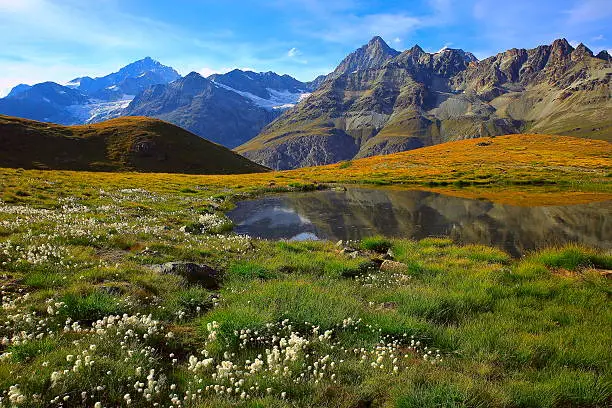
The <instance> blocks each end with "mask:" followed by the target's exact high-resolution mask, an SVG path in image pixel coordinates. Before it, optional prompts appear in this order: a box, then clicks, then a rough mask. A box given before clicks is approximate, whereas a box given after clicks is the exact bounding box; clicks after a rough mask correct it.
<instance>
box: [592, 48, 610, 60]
mask: <svg viewBox="0 0 612 408" xmlns="http://www.w3.org/2000/svg"><path fill="white" fill-rule="evenodd" d="M595 58H599V59H602V60H604V61H610V60H612V57H611V56H610V54H609V53H608V51H606V50H601V51H599V53H597V55H596V56H595Z"/></svg>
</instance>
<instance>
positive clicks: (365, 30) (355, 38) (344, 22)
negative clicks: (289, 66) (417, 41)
mask: <svg viewBox="0 0 612 408" xmlns="http://www.w3.org/2000/svg"><path fill="white" fill-rule="evenodd" d="M423 25H424V20H423V19H421V18H418V17H412V16H409V15H407V14H403V13H400V14H369V15H365V16H356V15H348V16H345V17H344V18H342V19H339V21H337V22H336V23H335V24H332V25H330V27H329V28H325V29H322V30H320V31H315V32H312V33H311V35H313V36H315V37H319V38H322V39H324V40H326V41H330V42H337V43H355V42H361V41H363V40H364V39H365V38H366V37H368V38H369V37H373V36H375V35H380V36H381V37H383V38H396V37H400V36H403V35H406V34H408V33H410V32H412V31H413V30H415V29H416V28H418V27H421V26H423Z"/></svg>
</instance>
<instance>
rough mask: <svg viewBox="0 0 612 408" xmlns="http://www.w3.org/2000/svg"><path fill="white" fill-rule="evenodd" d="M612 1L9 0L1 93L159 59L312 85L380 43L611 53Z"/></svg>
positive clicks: (3, 20) (1, 30) (0, 28)
mask: <svg viewBox="0 0 612 408" xmlns="http://www.w3.org/2000/svg"><path fill="white" fill-rule="evenodd" d="M610 21H612V0H554V1H551V0H511V1H500V0H463V1H459V0H457V1H453V0H416V1H412V0H404V1H394V0H370V1H365V0H301V1H298V0H269V1H265V0H261V1H250V0H242V1H237V0H174V1H155V0H0V39H1V40H0V95H3V94H6V93H7V92H8V90H9V89H10V88H11V87H12V86H14V85H16V84H17V83H30V84H32V83H36V82H42V81H45V80H52V81H56V82H60V83H63V82H67V81H68V80H70V79H72V78H74V77H76V76H81V75H90V76H100V75H105V74H107V73H110V72H113V71H116V70H117V69H118V68H120V67H121V66H123V65H126V64H127V63H129V62H132V61H135V60H137V59H141V58H143V57H145V56H151V57H152V58H154V59H157V60H158V61H160V62H162V63H164V64H166V65H171V66H173V67H174V68H176V69H177V70H178V71H179V73H180V74H182V75H185V74H187V73H189V72H191V71H197V72H200V73H201V74H203V75H209V74H211V73H215V72H225V71H228V70H230V69H232V68H246V69H252V70H256V71H268V70H272V71H275V72H278V73H281V74H284V73H286V74H290V75H292V76H294V77H296V78H298V79H300V80H304V81H306V80H311V79H313V78H314V77H315V76H317V75H319V74H324V73H328V72H330V71H331V70H333V68H334V67H335V66H336V65H337V64H338V62H339V61H341V60H342V58H343V57H344V56H345V55H346V54H348V53H349V52H351V51H352V50H354V49H355V48H357V47H359V46H361V45H362V44H364V43H366V42H367V41H368V40H369V39H370V38H371V37H372V36H374V35H381V36H382V37H383V38H384V39H385V40H386V41H387V42H388V43H389V44H390V45H391V46H392V47H394V48H396V49H398V50H404V49H406V48H410V47H411V46H412V45H414V44H419V45H420V46H421V47H423V48H424V49H425V50H427V51H437V50H438V49H440V48H442V47H443V46H450V47H453V48H463V49H464V50H466V51H471V52H473V53H474V54H475V55H476V56H477V57H478V58H484V57H487V56H490V55H493V54H495V53H497V52H500V51H503V50H506V49H508V48H512V47H521V48H523V47H524V48H530V47H535V46H537V45H539V44H547V43H550V42H551V41H552V40H554V39H555V38H559V37H565V38H567V39H568V40H569V41H570V42H572V43H574V44H577V43H578V42H584V43H585V44H587V45H588V46H589V47H590V48H591V49H592V50H593V51H595V52H598V51H600V50H601V49H608V50H610V49H612V24H610Z"/></svg>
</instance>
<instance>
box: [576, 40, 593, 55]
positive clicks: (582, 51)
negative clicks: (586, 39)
mask: <svg viewBox="0 0 612 408" xmlns="http://www.w3.org/2000/svg"><path fill="white" fill-rule="evenodd" d="M584 56H589V57H592V56H593V51H591V50H590V49H589V47H587V46H586V45H584V44H583V43H580V44H578V46H577V47H576V49H575V50H574V51H572V57H576V58H581V57H584Z"/></svg>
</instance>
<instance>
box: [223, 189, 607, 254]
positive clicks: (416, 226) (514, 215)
mask: <svg viewBox="0 0 612 408" xmlns="http://www.w3.org/2000/svg"><path fill="white" fill-rule="evenodd" d="M611 214H612V202H610V201H607V202H599V203H591V204H581V205H572V206H549V207H518V206H511V205H504V204H496V203H492V202H489V201H482V200H471V199H465V198H458V197H451V196H446V195H442V194H438V193H431V192H426V191H416V190H389V189H366V188H351V189H349V190H348V191H346V192H340V191H316V192H308V193H290V194H285V195H278V196H272V197H264V198H260V199H256V200H249V201H243V202H240V203H238V205H237V207H236V208H235V209H234V210H232V211H231V212H230V213H229V214H228V216H229V218H230V219H231V220H232V221H233V222H234V223H235V225H236V226H235V228H234V231H235V232H237V233H240V234H248V235H251V236H253V237H259V238H267V239H290V240H307V239H329V240H334V241H335V240H340V239H342V240H349V239H361V238H363V237H366V236H371V235H377V234H381V235H386V236H391V237H404V238H412V239H422V238H426V237H430V236H448V237H450V238H452V239H453V240H455V241H457V242H461V243H479V244H485V245H493V246H497V247H499V248H502V249H504V250H506V251H508V252H509V253H510V254H512V255H514V256H520V255H521V254H524V253H525V252H526V251H529V250H533V249H538V248H542V247H545V246H550V245H554V244H564V243H568V242H577V243H583V244H585V245H588V246H592V247H601V248H612V223H611V221H610V215H611Z"/></svg>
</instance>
